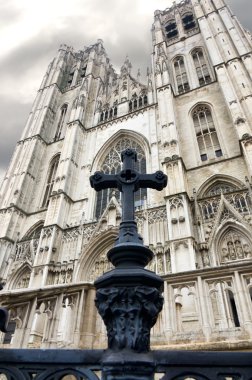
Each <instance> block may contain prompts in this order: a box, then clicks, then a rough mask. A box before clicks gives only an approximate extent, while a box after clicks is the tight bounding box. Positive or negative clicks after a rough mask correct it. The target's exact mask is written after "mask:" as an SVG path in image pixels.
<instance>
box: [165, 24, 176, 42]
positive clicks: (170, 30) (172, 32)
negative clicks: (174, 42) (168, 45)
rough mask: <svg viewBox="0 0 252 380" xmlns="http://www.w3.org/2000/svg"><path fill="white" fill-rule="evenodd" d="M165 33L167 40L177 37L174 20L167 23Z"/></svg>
mask: <svg viewBox="0 0 252 380" xmlns="http://www.w3.org/2000/svg"><path fill="white" fill-rule="evenodd" d="M165 32H166V37H167V38H174V37H177V35H178V29H177V24H176V21H175V20H171V21H169V22H168V23H167V24H166V26H165Z"/></svg>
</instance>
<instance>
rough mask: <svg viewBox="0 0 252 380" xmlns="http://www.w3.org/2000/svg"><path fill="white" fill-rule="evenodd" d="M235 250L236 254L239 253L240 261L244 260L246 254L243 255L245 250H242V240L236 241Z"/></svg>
mask: <svg viewBox="0 0 252 380" xmlns="http://www.w3.org/2000/svg"><path fill="white" fill-rule="evenodd" d="M235 249H236V253H237V256H238V259H243V258H244V253H243V250H242V245H241V241H240V240H236V241H235Z"/></svg>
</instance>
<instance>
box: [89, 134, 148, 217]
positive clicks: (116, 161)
mask: <svg viewBox="0 0 252 380" xmlns="http://www.w3.org/2000/svg"><path fill="white" fill-rule="evenodd" d="M127 148H132V149H134V150H136V152H137V162H136V163H135V170H137V171H139V172H141V173H146V158H145V154H144V151H143V149H142V147H141V146H140V145H139V144H138V143H137V142H136V141H134V140H133V139H130V138H123V139H121V140H119V141H118V142H117V143H116V144H115V145H114V146H112V147H111V149H110V151H109V153H108V154H107V156H106V157H105V160H104V161H103V163H102V165H101V167H100V170H102V171H103V172H104V173H106V174H115V173H118V172H119V171H120V170H121V165H122V162H121V152H122V151H123V150H125V149H127ZM113 194H114V195H115V197H116V199H117V200H118V201H120V192H119V190H115V189H105V190H102V191H99V192H98V193H97V202H96V212H95V216H96V218H97V219H98V218H100V216H101V215H102V213H103V211H104V210H105V208H106V206H107V204H108V202H109V201H110V199H111V197H112V195H113ZM146 195H147V189H139V190H138V191H137V192H136V193H135V206H136V207H138V206H141V205H142V204H143V202H144V198H145V197H146Z"/></svg>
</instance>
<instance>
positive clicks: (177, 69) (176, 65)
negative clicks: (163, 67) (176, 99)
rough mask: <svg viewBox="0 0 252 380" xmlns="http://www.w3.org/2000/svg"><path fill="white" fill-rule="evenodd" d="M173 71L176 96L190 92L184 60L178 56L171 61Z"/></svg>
mask: <svg viewBox="0 0 252 380" xmlns="http://www.w3.org/2000/svg"><path fill="white" fill-rule="evenodd" d="M173 70H174V77H175V83H176V87H177V92H178V94H183V93H184V92H186V91H189V90H190V86H189V81H188V75H187V70H186V64H185V58H184V57H183V56H182V55H178V56H176V57H175V58H174V59H173Z"/></svg>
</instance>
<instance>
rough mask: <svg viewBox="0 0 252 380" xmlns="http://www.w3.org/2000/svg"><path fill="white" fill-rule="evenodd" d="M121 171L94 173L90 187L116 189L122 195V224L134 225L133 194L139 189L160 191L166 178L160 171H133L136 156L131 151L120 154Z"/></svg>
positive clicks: (97, 189)
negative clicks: (141, 172)
mask: <svg viewBox="0 0 252 380" xmlns="http://www.w3.org/2000/svg"><path fill="white" fill-rule="evenodd" d="M121 159H122V162H123V168H122V170H121V171H120V172H119V173H117V174H104V173H103V172H96V173H95V174H94V175H92V176H91V177H90V183H91V186H92V187H93V188H94V189H95V190H96V191H100V190H103V189H108V188H116V189H118V190H119V191H120V192H121V193H122V223H127V224H129V223H135V208H134V193H135V192H136V191H137V190H138V189H140V188H151V189H156V190H159V191H160V190H162V189H163V188H164V187H165V186H166V185H167V176H166V175H165V174H164V173H163V172H162V171H157V172H156V173H154V174H140V173H138V172H137V171H136V170H134V162H136V160H137V154H136V152H135V151H134V150H133V149H126V150H125V151H123V152H122V153H121Z"/></svg>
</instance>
